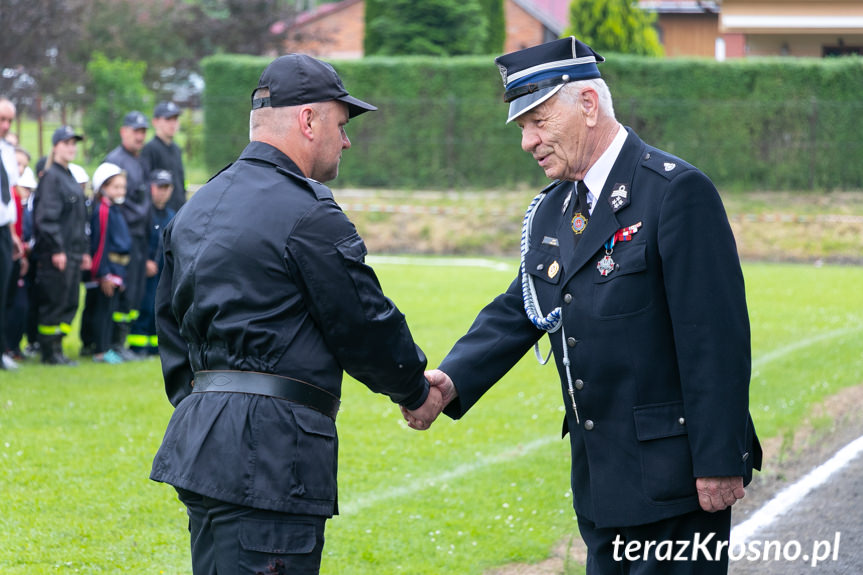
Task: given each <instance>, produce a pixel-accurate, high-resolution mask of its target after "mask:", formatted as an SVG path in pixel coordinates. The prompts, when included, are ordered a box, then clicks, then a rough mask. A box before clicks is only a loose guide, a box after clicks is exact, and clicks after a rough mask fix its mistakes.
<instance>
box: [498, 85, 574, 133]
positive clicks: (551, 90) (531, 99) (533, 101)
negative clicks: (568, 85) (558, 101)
mask: <svg viewBox="0 0 863 575" xmlns="http://www.w3.org/2000/svg"><path fill="white" fill-rule="evenodd" d="M563 86H564V84H558V85H557V86H549V87H548V88H543V89H542V90H538V91H536V92H534V93H532V94H527V95H526V96H522V97H521V98H516V99H515V100H513V101H512V102H510V103H509V117H508V118H507V119H506V123H507V124H509V123H510V122H512V121H513V120H515V119H516V118H518V117H519V116H521V115H522V114H524V113H525V112H528V111H530V110H533V109H534V108H536V107H537V106H539V105H540V104H542V103H543V102H545V101H546V100H548V99H549V98H551V97H552V96H554V95H555V94H557V93H558V91H560V89H561V88H563Z"/></svg>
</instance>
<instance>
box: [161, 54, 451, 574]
mask: <svg viewBox="0 0 863 575" xmlns="http://www.w3.org/2000/svg"><path fill="white" fill-rule="evenodd" d="M375 109H376V108H374V107H373V106H371V105H369V104H367V103H365V102H362V101H360V100H358V99H356V98H353V97H351V96H349V95H348V93H347V91H346V90H345V88H344V86H343V85H342V82H341V80H340V79H339V77H338V75H337V74H336V72H335V71H334V70H333V68H332V67H331V66H330V65H329V64H326V63H324V62H321V61H319V60H316V59H314V58H311V57H308V56H305V55H297V54H291V55H287V56H282V57H280V58H277V59H276V60H274V61H273V62H272V63H271V64H270V65H269V66H268V67H267V68H266V69H265V70H264V72H263V74H262V75H261V78H260V82H259V84H258V88H257V89H256V90H255V91H254V92H253V94H252V113H251V122H250V123H251V140H252V141H251V143H250V144H249V145H248V146H247V147H246V149H245V150H244V151H243V153H242V154H241V155H240V157H239V159H238V160H237V161H236V162H235V163H234V164H232V165H231V166H229V167H228V168H226V169H225V170H224V171H222V172H221V173H220V174H218V175H217V176H215V177H214V178H213V179H211V180H210V182H209V183H207V184H206V185H205V186H203V187H202V188H201V189H200V190H199V191H198V192H196V193H195V195H194V196H192V198H191V199H190V200H189V201H188V202H187V203H186V205H185V206H184V207H183V209H181V210H180V211H179V212H177V215H176V216H175V217H174V219H173V220H172V221H171V223H170V224H168V226H167V228H166V230H165V233H164V235H163V243H164V257H165V262H164V268H163V270H162V278H161V280H160V282H159V286H158V291H157V295H156V322H157V330H158V336H159V353H160V356H161V360H162V369H163V373H164V378H165V388H166V391H167V394H168V398H169V399H170V401H171V403H172V404H173V405H174V406H175V407H176V409H175V411H174V414H173V416H172V418H171V421H170V423H169V424H168V429H167V431H166V435H165V438H164V441H163V443H162V446H161V448H160V449H159V451H158V453H157V455H156V458H155V461H154V463H153V469H152V473H151V476H150V477H151V478H152V479H154V480H156V481H163V482H167V483H170V484H172V485H174V486H175V487H176V489H177V491H178V493H179V496H180V499H181V500H182V501H183V503H184V504H185V505H186V507H187V510H188V514H189V519H190V530H191V541H192V566H193V570H194V573H195V574H196V575H200V574H203V573H207V574H209V573H232V574H234V573H236V574H247V573H248V574H253V573H259V572H263V573H291V574H298V573H303V574H305V573H318V572H319V569H320V558H321V551H322V548H323V533H324V524H325V522H326V520H327V518H329V517H331V516H332V515H333V514H334V513H335V512H336V461H337V447H338V438H337V435H336V426H335V417H336V412H337V410H338V405H339V397H340V390H341V381H342V372H343V371H346V372H347V373H349V374H350V375H351V376H353V377H354V378H356V379H358V380H359V381H361V382H362V383H364V384H365V385H367V386H368V387H369V388H370V389H371V390H373V391H375V392H380V393H384V394H386V395H388V396H389V397H390V398H391V399H392V401H393V402H396V403H399V404H401V405H402V406H403V407H405V408H407V409H416V410H418V413H420V414H422V413H426V412H429V413H434V414H436V413H438V412H439V410H440V409H441V408H442V405H441V396H440V392H439V390H437V389H435V390H430V389H429V385H428V382H427V381H426V379H425V377H424V375H423V370H424V369H425V366H426V358H425V356H424V354H423V353H422V351H421V350H420V349H419V348H418V347H417V346H416V345H415V344H414V342H413V339H412V336H411V333H410V331H409V329H408V326H407V323H406V321H405V318H404V316H403V314H402V313H401V312H399V310H398V308H396V306H395V305H394V304H393V302H392V301H390V300H389V299H388V298H386V297H385V296H384V294H383V293H382V292H381V287H380V284H379V283H378V280H377V278H376V276H375V274H374V272H373V270H372V269H371V268H370V267H368V266H367V265H366V264H365V263H364V259H365V255H366V247H365V245H364V243H363V241H362V239H361V238H360V236H359V235H358V234H357V230H356V228H355V227H354V226H353V224H352V223H351V222H350V221H349V220H348V218H347V217H346V216H345V214H344V213H343V212H342V211H341V209H340V208H339V206H338V204H336V202H335V200H334V199H333V195H332V193H331V192H330V190H329V189H328V188H327V187H326V186H324V185H323V184H321V183H319V182H322V181H329V180H331V179H333V178H335V177H336V175H337V173H338V165H339V159H340V157H341V153H342V151H343V150H344V149H347V148H349V147H350V140H348V137H347V135H346V133H345V125H346V124H347V122H348V119H349V117H354V116H357V115H358V114H361V113H363V112H366V111H369V110H375ZM418 417H420V418H423V416H421V415H420V416H418Z"/></svg>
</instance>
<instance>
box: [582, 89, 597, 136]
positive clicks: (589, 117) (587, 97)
mask: <svg viewBox="0 0 863 575" xmlns="http://www.w3.org/2000/svg"><path fill="white" fill-rule="evenodd" d="M578 103H579V104H580V105H581V109H582V110H583V111H584V120H585V122H587V125H588V126H590V127H593V126H595V125H596V124H597V122H598V121H599V94H597V93H596V90H594V89H593V88H585V89H584V90H582V91H581V93H580V94H579V95H578Z"/></svg>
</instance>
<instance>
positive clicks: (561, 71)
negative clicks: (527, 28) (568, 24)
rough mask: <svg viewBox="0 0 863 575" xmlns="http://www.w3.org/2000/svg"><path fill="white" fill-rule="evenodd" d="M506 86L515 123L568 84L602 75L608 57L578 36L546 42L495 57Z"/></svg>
mask: <svg viewBox="0 0 863 575" xmlns="http://www.w3.org/2000/svg"><path fill="white" fill-rule="evenodd" d="M494 61H495V63H496V64H497V66H498V68H499V69H500V75H501V78H503V85H504V88H505V89H506V93H505V94H504V97H503V99H504V101H505V102H509V117H508V118H507V120H506V121H507V122H511V121H512V120H514V119H515V118H517V117H518V116H520V115H521V114H523V113H525V112H527V111H528V110H531V109H533V108H535V107H536V106H538V105H540V104H541V103H543V102H545V101H546V100H548V99H549V98H551V97H552V96H553V95H554V94H556V93H557V92H558V90H560V89H561V88H562V87H563V85H564V84H566V83H568V82H575V81H576V80H589V79H591V78H600V77H601V75H600V73H599V68H598V67H597V64H598V63H600V62H605V58H603V57H602V56H600V55H599V54H597V53H596V52H594V51H593V48H591V47H590V46H588V45H587V44H585V43H584V42H582V41H581V40H579V39H577V38H576V37H575V36H570V37H568V38H561V39H560V40H554V41H552V42H546V43H545V44H540V45H539V46H533V47H531V48H525V49H524V50H519V51H518V52H511V53H509V54H504V55H503V56H499V57H497V58H495V60H494Z"/></svg>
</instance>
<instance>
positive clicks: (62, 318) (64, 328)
mask: <svg viewBox="0 0 863 575" xmlns="http://www.w3.org/2000/svg"><path fill="white" fill-rule="evenodd" d="M66 256H67V257H66V269H64V270H63V271H60V270H58V269H57V268H55V267H54V265H53V264H52V263H51V257H50V256H45V257H41V258H39V261H38V263H37V265H38V266H39V269H38V271H37V272H36V292H37V294H38V299H37V301H38V302H39V303H38V305H39V332H40V333H42V334H43V335H51V334H50V333H48V332H47V331H46V330H45V328H49V329H51V330H54V329H55V328H56V331H55V332H53V333H56V334H60V333H62V334H63V335H67V334H68V333H69V330H71V324H72V320H73V319H75V314H76V313H77V311H78V300H79V298H80V291H79V287H78V284H79V283H80V280H81V256H80V255H74V256H69V254H66Z"/></svg>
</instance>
